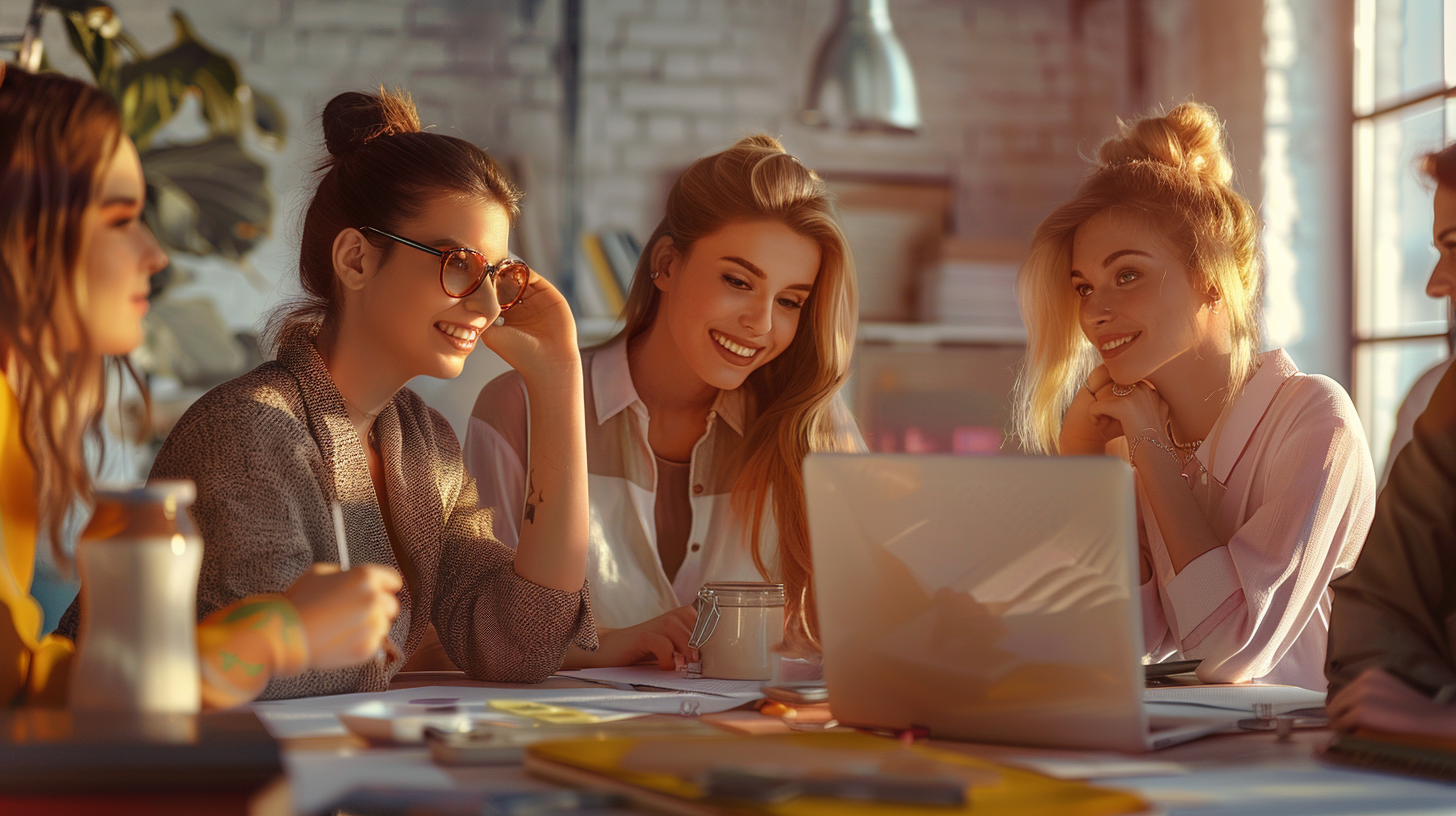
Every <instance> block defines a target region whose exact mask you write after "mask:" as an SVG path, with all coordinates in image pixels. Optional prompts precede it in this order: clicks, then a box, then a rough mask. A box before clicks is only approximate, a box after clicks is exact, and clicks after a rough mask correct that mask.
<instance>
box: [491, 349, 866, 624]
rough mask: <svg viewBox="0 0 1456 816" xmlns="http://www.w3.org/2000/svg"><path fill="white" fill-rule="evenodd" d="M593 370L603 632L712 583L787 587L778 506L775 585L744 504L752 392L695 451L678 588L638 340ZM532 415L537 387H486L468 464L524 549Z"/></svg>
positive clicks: (733, 401) (594, 504)
mask: <svg viewBox="0 0 1456 816" xmlns="http://www.w3.org/2000/svg"><path fill="white" fill-rule="evenodd" d="M582 368H583V374H584V380H585V383H586V425H587V435H586V441H587V470H588V472H589V475H588V479H589V484H590V491H591V549H590V552H589V554H588V556H587V578H588V584H589V585H590V587H591V595H592V612H593V614H595V615H596V620H597V623H598V624H600V625H601V626H605V627H608V628H614V629H615V628H622V627H627V626H632V625H635V624H638V623H641V622H643V621H645V620H649V619H651V618H654V617H657V616H658V615H661V614H663V613H665V612H668V611H671V610H672V609H674V608H676V607H678V606H683V605H686V604H690V603H692V601H693V598H694V597H695V596H696V595H697V592H698V589H699V588H700V587H701V586H702V585H703V584H705V583H708V582H712V581H762V580H765V578H768V579H774V578H776V577H777V576H776V570H777V568H778V531H777V527H776V526H775V524H774V519H773V511H772V508H773V503H772V499H771V498H770V500H769V501H768V503H767V506H766V507H765V510H764V516H763V524H762V532H761V537H762V539H761V540H762V548H763V550H762V556H763V563H764V565H765V566H767V567H768V569H769V572H770V575H768V576H764V575H763V574H762V573H760V572H759V570H758V568H757V567H756V566H755V565H754V562H753V554H752V551H751V540H750V536H749V529H748V525H747V523H746V520H745V519H743V518H742V517H741V516H740V515H739V514H738V513H737V512H735V511H734V510H733V507H732V491H733V485H734V483H735V482H736V481H737V479H738V469H737V467H736V465H735V463H736V462H738V461H739V457H740V456H741V454H742V452H743V451H742V448H743V444H744V441H743V427H744V425H743V423H744V411H745V406H744V394H743V393H742V392H741V391H723V392H721V393H720V394H719V395H718V398H717V400H716V401H715V402H714V403H713V407H712V409H711V410H710V411H709V412H708V422H707V427H706V428H705V429H704V432H703V436H702V438H700V439H699V440H698V442H697V444H696V445H694V446H693V455H692V461H691V463H690V465H689V474H690V476H689V479H688V487H687V489H688V491H689V498H688V505H689V507H690V509H691V521H690V523H689V525H688V535H687V550H686V553H685V554H684V557H683V561H682V565H681V566H680V567H679V568H678V570H677V574H676V575H675V576H673V578H672V579H671V580H669V578H668V576H667V573H666V571H665V570H664V569H663V567H662V561H661V559H660V558H659V556H658V537H659V535H660V532H659V530H658V526H657V523H656V519H657V508H658V498H657V493H658V490H659V489H662V488H663V481H662V479H661V474H660V473H659V470H658V466H657V459H656V457H655V456H654V455H653V452H652V448H651V447H650V446H649V445H648V443H647V424H648V416H647V406H646V405H645V404H643V402H642V399H641V398H640V397H638V396H637V389H636V388H635V387H634V386H633V384H632V374H631V371H630V370H629V368H628V365H627V344H626V341H625V340H617V341H614V342H611V343H608V344H607V345H604V346H599V347H597V348H594V349H587V350H585V351H583V352H582ZM835 407H836V411H837V424H836V427H837V429H838V433H839V434H840V435H841V436H842V438H843V439H842V444H843V445H844V446H845V447H844V448H843V449H845V450H863V449H864V442H863V440H862V439H861V438H860V435H859V430H858V428H857V427H856V425H855V424H854V420H853V419H852V418H851V417H850V415H849V411H848V410H847V409H846V408H845V407H844V405H843V403H842V402H839V401H838V398H836V401H835ZM528 416H529V414H528V411H527V402H526V389H525V384H524V382H523V381H522V380H521V377H520V375H519V374H517V373H515V372H510V373H508V374H505V375H503V376H501V377H498V378H497V379H495V380H494V381H492V382H491V383H490V384H488V385H486V387H485V388H484V389H482V390H481V392H480V398H479V399H478V400H477V401H476V404H475V411H474V414H473V415H472V416H471V418H470V423H469V429H468V430H467V431H466V434H465V466H466V468H467V469H468V470H469V471H470V473H471V474H472V475H473V476H475V478H476V484H477V485H479V487H480V503H481V505H482V506H484V507H492V508H496V515H495V517H496V519H497V524H496V527H495V532H496V535H497V536H499V537H500V540H501V541H502V542H504V543H506V544H507V545H510V546H515V544H516V541H517V536H518V531H519V529H520V524H521V513H522V510H523V508H524V505H525V495H526V492H525V483H526V460H527V439H528V436H529V428H528V427H527V426H528V422H527V419H528Z"/></svg>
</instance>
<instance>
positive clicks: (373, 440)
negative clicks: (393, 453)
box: [339, 391, 384, 448]
mask: <svg viewBox="0 0 1456 816" xmlns="http://www.w3.org/2000/svg"><path fill="white" fill-rule="evenodd" d="M339 398H340V399H342V400H343V401H344V404H345V405H347V406H349V407H350V408H353V409H354V410H355V411H358V412H359V413H361V414H363V415H364V418H365V419H367V420H369V433H368V434H366V436H367V439H366V440H365V443H366V444H367V445H368V446H369V447H371V448H378V447H379V438H378V437H376V436H375V435H374V418H375V417H377V416H379V413H380V411H383V410H384V409H383V408H380V409H379V411H375V412H374V413H372V414H371V413H369V412H368V411H366V410H364V409H363V408H360V407H359V406H357V405H355V404H354V403H353V402H352V401H351V400H350V399H349V398H348V397H346V396H344V392H343V391H340V392H339ZM345 413H347V412H345ZM355 433H358V430H357V429H356V430H355Z"/></svg>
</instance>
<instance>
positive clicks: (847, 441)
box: [466, 136, 863, 667]
mask: <svg viewBox="0 0 1456 816" xmlns="http://www.w3.org/2000/svg"><path fill="white" fill-rule="evenodd" d="M645 246H646V249H645V251H644V252H643V254H642V258H641V260H640V262H639V263H638V265H637V270H636V274H635V277H634V278H633V282H632V287H631V290H630V291H629V293H628V296H627V306H626V325H625V326H624V327H623V329H622V331H621V332H620V333H618V334H617V336H616V337H614V338H613V339H611V340H608V341H607V342H606V343H604V344H602V345H600V346H598V347H596V348H593V349H590V350H587V351H586V352H584V353H583V355H582V365H583V370H584V376H585V382H586V393H585V397H586V402H585V408H586V417H587V466H588V470H589V471H590V482H591V488H590V494H591V513H592V525H591V551H590V555H589V566H588V575H589V576H590V578H591V592H592V604H593V608H594V610H595V612H596V615H597V620H598V622H599V623H600V624H601V627H602V628H601V629H600V630H599V637H600V639H601V644H602V648H601V649H600V650H599V651H598V652H596V653H594V654H589V653H585V652H580V651H573V652H572V653H571V654H570V655H569V656H568V664H569V665H577V666H583V665H625V664H630V663H635V662H638V661H639V660H645V659H655V660H656V661H657V662H658V663H659V665H662V666H664V667H671V666H672V665H673V662H674V661H673V655H674V653H677V654H686V653H687V652H688V648H687V638H688V634H689V631H690V629H691V626H692V622H693V611H692V608H691V607H690V606H688V604H690V603H691V602H692V600H693V598H694V596H695V595H696V593H697V592H698V589H699V588H700V587H701V586H702V585H703V584H704V583H709V582H715V581H761V580H767V579H772V580H774V581H782V582H783V583H784V584H785V589H786V599H787V602H786V609H785V612H786V616H785V621H786V623H785V633H784V634H785V640H786V642H787V643H788V644H789V645H790V646H791V647H792V648H794V649H796V650H797V651H800V652H811V651H813V650H814V649H815V647H816V646H817V628H818V627H817V623H816V621H815V618H814V598H813V586H812V583H811V581H810V573H811V565H810V560H809V535H808V522H807V518H806V512H805V509H804V488H803V475H802V464H803V459H804V456H805V455H806V454H808V453H809V452H811V451H824V450H859V449H862V448H863V441H862V440H861V439H860V438H859V431H858V429H857V428H856V427H855V425H854V421H853V420H852V419H851V418H850V417H849V414H848V411H846V410H845V408H844V405H843V403H842V402H841V401H840V399H839V388H840V386H841V385H843V383H844V380H845V378H846V377H847V376H848V373H849V357H850V350H851V348H852V346H853V343H854V332H855V315H856V308H857V307H856V294H855V278H854V261H853V258H852V257H851V255H850V251H849V246H848V244H847V242H846V241H845V237H844V234H843V232H842V231H841V230H840V228H839V224H838V222H837V221H836V219H835V216H834V211H833V207H832V205H831V202H830V197H829V193H828V190H827V189H826V187H825V184H824V182H823V180H821V179H820V178H819V177H818V176H817V175H816V174H815V173H814V172H813V171H812V170H810V169H808V168H807V167H805V166H804V165H803V164H801V163H800V162H799V160H798V159H796V158H794V157H793V156H791V155H789V154H788V153H786V152H784V149H783V147H782V146H781V145H780V144H779V143H778V141H776V140H775V139H773V138H771V137H768V136H751V137H748V138H745V139H742V140H740V141H739V142H738V143H737V144H735V145H733V146H732V147H731V148H729V149H728V150H725V151H723V152H721V153H717V154H714V155H712V156H708V157H706V158H703V159H699V160H698V161H697V162H695V163H694V164H693V165H692V166H691V167H689V168H688V169H687V171H686V172H684V173H683V174H682V176H681V177H680V178H679V179H678V180H677V182H676V183H675V184H674V185H673V187H672V190H671V192H670V193H669V194H668V199H667V212H666V214H665V215H664V217H663V219H662V222H661V223H660V224H659V225H658V227H657V229H656V230H655V231H654V232H653V233H652V236H651V237H650V238H649V239H648V240H647V243H646V245H645ZM509 320H510V317H509V316H507V322H509ZM530 406H531V408H534V401H532V402H531V403H530ZM527 414H528V409H527V400H526V394H525V389H523V388H522V380H521V378H520V377H519V376H518V375H515V374H506V375H504V376H503V377H500V378H498V379H496V380H495V381H493V382H491V383H490V384H488V385H487V386H486V387H485V388H484V389H483V390H482V391H481V394H480V397H479V399H478V400H477V402H476V406H475V411H474V415H473V417H472V418H471V420H470V426H469V431H468V432H467V436H466V462H467V466H468V467H469V468H470V470H471V472H472V473H473V474H474V475H475V476H476V479H477V481H478V483H479V485H480V489H481V502H482V504H484V505H486V506H489V507H493V508H496V512H497V513H499V514H500V517H502V518H503V519H504V523H502V524H501V525H500V526H499V530H500V534H501V537H502V540H504V541H506V542H507V543H511V542H512V537H511V536H512V534H513V533H514V530H515V529H516V528H517V527H518V526H519V525H520V524H521V522H522V519H523V518H526V519H529V517H530V513H531V510H530V503H531V501H532V496H535V495H537V492H538V490H539V486H538V485H535V484H533V482H532V480H531V478H530V470H531V462H532V456H531V455H530V452H529V451H528V450H527V440H528V438H529V439H530V440H531V441H534V439H535V437H536V433H537V431H536V427H537V426H536V425H535V423H534V422H533V421H531V420H530V419H529V418H528V415H527Z"/></svg>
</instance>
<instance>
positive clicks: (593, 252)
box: [577, 232, 626, 317]
mask: <svg viewBox="0 0 1456 816" xmlns="http://www.w3.org/2000/svg"><path fill="white" fill-rule="evenodd" d="M581 251H582V259H583V260H585V261H586V267H587V270H588V272H589V273H590V274H589V275H579V276H578V277H577V282H578V286H579V287H580V284H581V279H582V278H587V277H590V279H591V282H592V283H594V284H596V290H597V292H599V293H600V294H601V305H602V306H604V307H605V309H604V311H602V312H601V313H600V314H599V315H597V316H599V317H616V316H617V315H619V314H621V313H622V305H623V304H624V303H626V296H625V295H624V294H623V289H622V285H621V284H620V283H618V282H617V276H616V274H615V273H614V272H613V271H612V264H611V262H610V261H608V260H607V253H606V250H605V249H603V247H602V236H601V235H599V234H598V233H595V232H584V233H582V235H581Z"/></svg>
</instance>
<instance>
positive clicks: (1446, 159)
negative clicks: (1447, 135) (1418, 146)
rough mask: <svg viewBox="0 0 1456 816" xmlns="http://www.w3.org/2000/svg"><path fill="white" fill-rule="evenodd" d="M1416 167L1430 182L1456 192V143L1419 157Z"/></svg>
mask: <svg viewBox="0 0 1456 816" xmlns="http://www.w3.org/2000/svg"><path fill="white" fill-rule="evenodd" d="M1417 167H1418V168H1419V169H1420V171H1421V174H1422V175H1424V176H1425V177H1426V178H1428V179H1430V180H1431V181H1433V182H1435V183H1437V184H1442V185H1445V186H1446V187H1449V188H1450V189H1452V190H1456V142H1452V143H1451V144H1448V145H1446V146H1445V147H1443V148H1441V149H1440V150H1434V151H1432V152H1430V153H1427V154H1425V155H1424V156H1421V157H1420V159H1419V160H1418V164H1417Z"/></svg>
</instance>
